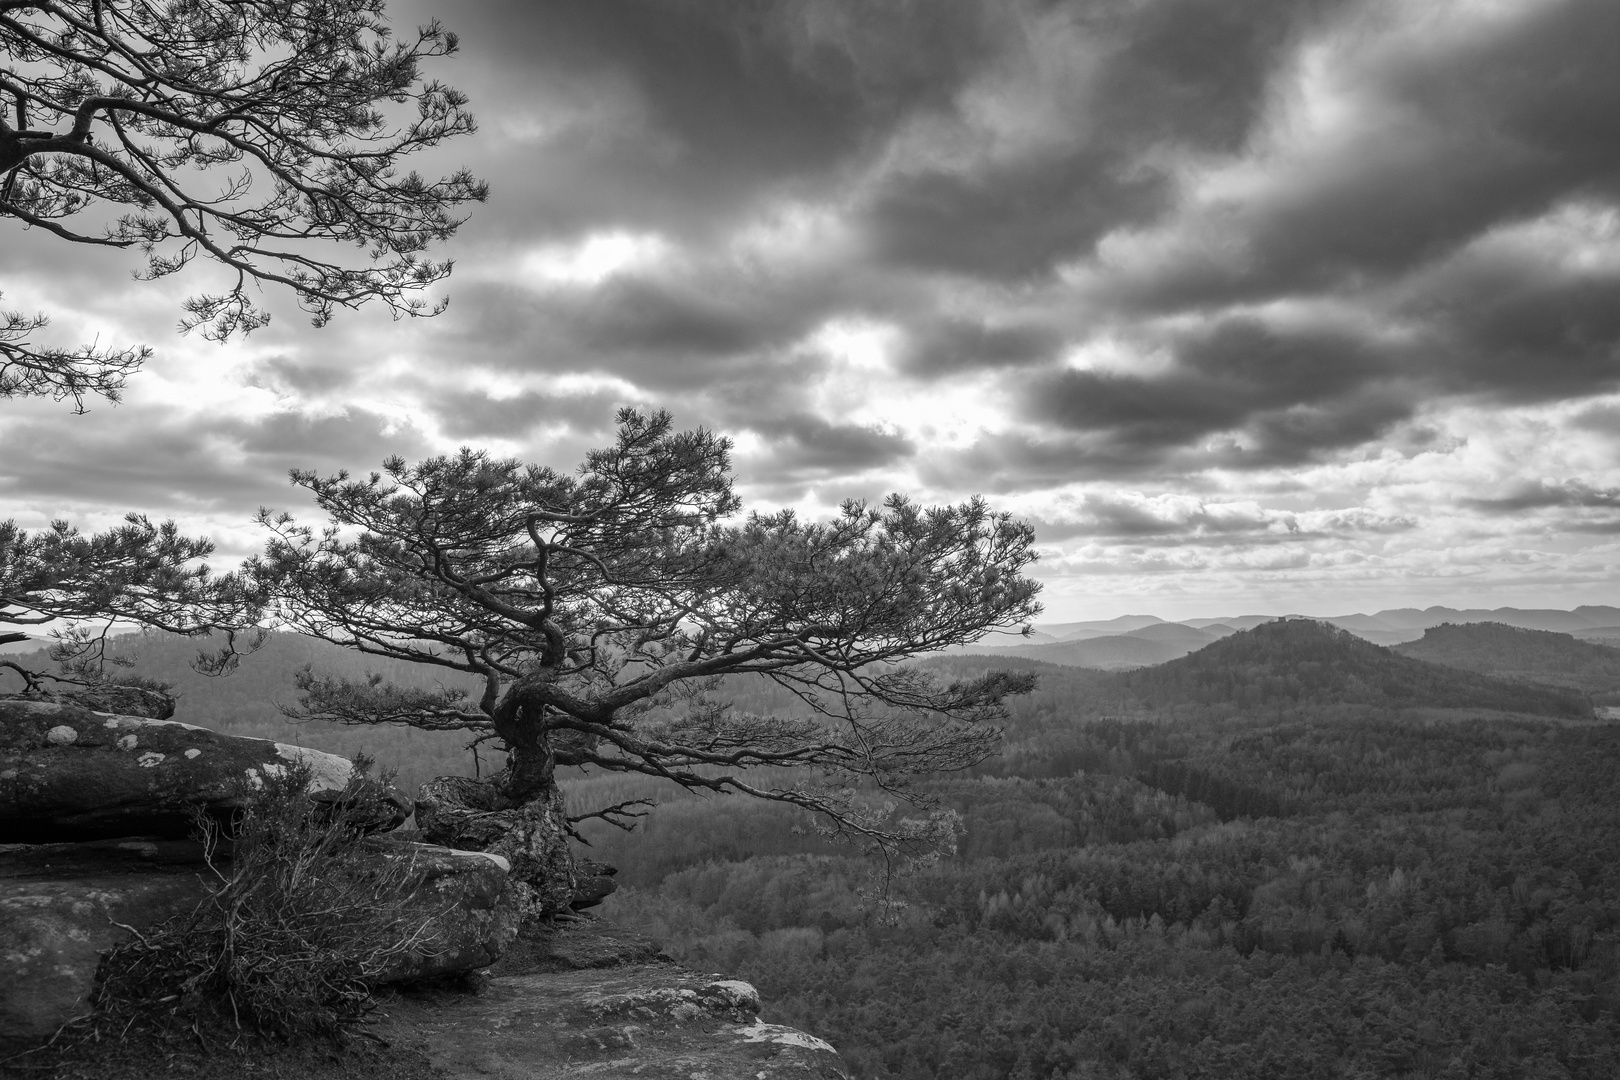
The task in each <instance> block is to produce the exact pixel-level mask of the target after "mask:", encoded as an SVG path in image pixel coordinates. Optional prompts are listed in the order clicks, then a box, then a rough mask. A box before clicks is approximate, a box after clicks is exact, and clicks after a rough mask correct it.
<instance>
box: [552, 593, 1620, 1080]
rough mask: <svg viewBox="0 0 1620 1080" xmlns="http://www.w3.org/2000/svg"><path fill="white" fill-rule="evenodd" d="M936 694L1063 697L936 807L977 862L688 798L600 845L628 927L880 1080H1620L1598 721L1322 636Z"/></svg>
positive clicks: (1618, 848)
mask: <svg viewBox="0 0 1620 1080" xmlns="http://www.w3.org/2000/svg"><path fill="white" fill-rule="evenodd" d="M1222 646H1226V647H1227V651H1226V652H1225V653H1221V652H1217V651H1216V650H1219V649H1221V647H1222ZM1211 654H1213V656H1212V655H1211ZM934 663H935V664H936V665H940V666H943V667H946V668H947V669H949V670H951V671H955V672H960V673H963V674H966V673H968V672H969V671H971V670H972V669H973V668H974V667H975V665H977V666H979V667H982V666H983V665H987V664H994V665H998V666H999V665H1003V664H1005V665H1009V666H1012V665H1020V666H1028V665H1033V666H1034V668H1035V669H1036V670H1038V671H1039V672H1040V674H1041V679H1042V684H1041V686H1040V688H1039V689H1037V690H1036V691H1035V692H1034V693H1033V694H1030V695H1028V696H1027V697H1024V698H1022V699H1020V700H1019V701H1018V702H1017V703H1016V704H1015V706H1014V710H1013V715H1012V717H1011V718H1010V720H1009V722H1008V725H1007V727H1008V741H1007V747H1006V750H1005V752H1004V753H1003V754H1002V755H1001V756H1000V757H999V758H997V759H993V760H992V761H990V762H987V763H986V764H985V765H984V766H981V767H980V769H979V770H977V771H976V773H975V774H974V775H970V776H962V777H957V778H954V779H949V780H940V781H937V782H935V783H934V784H932V785H931V790H930V794H931V795H932V796H934V797H935V798H936V799H938V800H939V801H940V802H941V803H943V804H944V805H946V806H949V807H950V808H952V809H954V810H956V811H957V812H958V813H960V814H961V815H962V823H963V830H962V835H961V838H960V840H959V843H958V847H957V850H956V851H955V852H954V853H951V854H947V855H943V856H942V857H940V858H938V859H937V860H935V861H933V862H931V863H927V864H923V865H913V866H906V867H884V866H883V865H882V864H881V863H877V864H874V863H873V862H871V861H870V860H867V859H863V858H861V857H859V856H858V855H857V854H854V853H851V852H848V851H842V852H841V851H838V850H837V849H836V848H833V847H830V846H829V843H828V841H827V840H826V838H824V837H822V836H820V835H818V834H817V833H816V831H815V830H814V828H813V827H811V824H810V823H808V822H804V821H799V820H796V819H795V818H794V817H793V816H792V815H791V814H789V813H788V812H786V811H784V810H782V809H780V808H775V807H758V806H748V805H745V804H741V803H739V802H738V801H737V800H735V799H716V800H709V801H703V800H697V799H692V798H689V797H681V798H677V799H676V800H674V801H673V802H672V803H671V804H670V805H666V806H664V807H662V808H660V810H659V811H658V814H657V815H655V816H654V817H653V818H652V819H650V820H649V822H648V823H647V824H646V825H645V826H644V827H643V829H642V830H639V831H638V832H637V833H633V834H628V835H626V834H623V833H617V832H613V831H611V830H606V829H603V830H597V831H596V832H594V833H593V834H592V839H593V841H594V843H595V846H596V849H597V853H598V856H599V857H605V858H607V860H608V861H610V862H617V863H618V864H619V865H620V866H621V867H623V868H624V871H623V877H624V880H625V887H624V888H623V889H622V890H621V891H620V893H619V894H617V895H615V896H614V897H611V898H610V899H609V900H608V902H607V904H606V905H605V907H604V911H605V913H606V916H607V917H609V918H613V919H616V920H618V921H620V922H624V923H627V924H630V925H634V926H637V927H639V928H641V929H643V930H645V931H647V932H649V933H651V934H653V935H654V936H656V937H659V938H660V939H662V940H663V941H665V942H666V943H667V944H668V947H669V948H670V949H671V950H672V951H673V952H674V953H675V954H676V955H678V956H680V957H681V958H682V959H683V960H685V961H686V962H687V963H689V964H693V965H697V966H699V967H706V968H711V969H714V970H718V971H728V972H732V973H734V974H736V975H738V976H739V977H742V978H746V979H750V980H752V981H753V982H755V983H756V984H757V985H758V986H759V987H760V990H761V992H762V993H763V994H764V995H765V997H766V999H767V1002H768V1004H769V1008H768V1015H769V1016H770V1017H771V1018H772V1019H773V1020H776V1021H779V1022H784V1023H792V1024H796V1025H798V1026H801V1027H804V1028H806V1029H808V1030H811V1031H815V1032H817V1033H818V1034H821V1035H822V1036H824V1037H826V1038H828V1039H830V1040H831V1041H832V1042H833V1043H834V1044H836V1045H837V1046H838V1047H839V1049H840V1050H841V1051H842V1052H843V1053H844V1055H845V1056H846V1058H848V1060H849V1061H850V1062H851V1063H852V1065H853V1066H854V1067H855V1069H856V1071H857V1072H858V1073H859V1075H862V1076H867V1077H905V1078H914V1077H953V1078H955V1077H965V1078H977V1077H985V1078H990V1077H996V1078H1000V1077H1018V1078H1023V1077H1088V1078H1089V1077H1121V1078H1123V1077H1133V1078H1135V1077H1141V1078H1148V1077H1253V1078H1255V1080H1262V1078H1265V1080H1270V1078H1276V1077H1375V1076H1387V1077H1447V1078H1450V1077H1457V1078H1464V1077H1469V1078H1478V1077H1500V1078H1503V1080H1506V1078H1510V1077H1511V1078H1519V1077H1581V1078H1592V1080H1596V1078H1599V1077H1605V1078H1606V1077H1612V1076H1615V1075H1620V1015H1617V1010H1620V817H1617V815H1616V814H1615V813H1614V810H1613V807H1614V806H1615V805H1616V804H1617V800H1620V770H1617V769H1616V765H1617V764H1620V728H1616V727H1615V726H1612V725H1610V724H1608V723H1604V722H1599V721H1596V720H1594V719H1593V718H1592V713H1591V708H1590V705H1587V704H1584V703H1583V701H1582V698H1581V695H1580V694H1578V693H1575V694H1572V693H1571V692H1570V691H1569V689H1568V688H1560V687H1556V686H1551V687H1537V686H1533V685H1528V684H1524V683H1513V682H1502V681H1498V680H1492V679H1485V678H1479V677H1468V678H1459V677H1458V673H1457V672H1456V671H1455V670H1454V669H1445V668H1438V667H1435V666H1433V665H1428V664H1423V663H1421V662H1419V661H1416V660H1409V659H1407V658H1404V657H1400V656H1396V655H1394V654H1393V653H1390V652H1388V651H1387V650H1384V649H1380V648H1377V647H1376V646H1371V645H1369V644H1368V643H1366V642H1364V641H1360V640H1358V639H1354V638H1351V637H1350V636H1349V635H1343V634H1341V633H1339V632H1337V631H1333V630H1331V629H1330V628H1326V627H1323V626H1321V625H1320V624H1313V623H1308V622H1303V621H1291V622H1288V623H1272V624H1266V625H1265V626H1262V627H1257V628H1256V629H1255V630H1254V631H1249V632H1247V633H1244V634H1239V635H1234V636H1233V637H1229V638H1227V639H1226V640H1225V641H1223V642H1219V643H1217V644H1216V645H1212V646H1209V647H1207V648H1206V649H1204V650H1202V651H1201V652H1199V653H1195V654H1193V655H1192V656H1190V657H1187V658H1185V659H1184V660H1182V661H1175V662H1172V663H1170V664H1165V665H1162V666H1160V667H1158V668H1150V669H1144V670H1141V671H1137V672H1131V673H1118V674H1110V673H1102V672H1089V671H1081V670H1077V669H1073V668H1060V667H1056V666H1054V665H1046V664H1038V663H1036V662H1033V661H1028V660H1018V659H1014V658H1001V657H953V658H950V659H949V660H943V661H934ZM1178 665H1179V666H1178ZM741 696H743V697H744V698H745V699H746V698H748V697H749V696H750V695H748V694H743V695H741ZM752 697H753V698H755V699H756V701H755V703H756V704H761V703H763V699H765V698H767V697H768V694H766V693H764V692H760V691H755V692H754V693H753V694H752ZM639 785H640V782H639V781H633V780H626V779H623V778H612V777H599V778H593V779H591V780H588V781H586V782H584V783H583V784H582V785H580V786H579V787H578V788H577V789H576V793H577V794H578V795H579V796H580V797H581V799H583V798H584V797H586V796H587V795H590V796H593V797H600V796H602V795H606V794H609V793H612V794H614V795H616V796H618V797H625V796H629V795H631V794H633V793H646V794H651V793H652V790H653V789H652V788H651V787H650V786H646V787H645V788H642V787H640V786H639ZM593 789H596V790H593Z"/></svg>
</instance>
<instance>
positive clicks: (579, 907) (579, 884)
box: [568, 857, 619, 911]
mask: <svg viewBox="0 0 1620 1080" xmlns="http://www.w3.org/2000/svg"><path fill="white" fill-rule="evenodd" d="M618 872H619V870H618V867H615V866H609V865H608V864H607V863H604V862H597V861H596V860H595V859H582V858H577V857H576V858H575V859H574V895H573V897H572V898H571V899H570V900H569V901H568V906H569V907H571V908H573V909H574V910H575V911H584V910H585V909H586V908H593V907H595V906H596V905H597V904H600V903H601V902H602V901H603V900H606V899H607V898H608V896H609V895H611V894H612V893H613V891H614V890H615V889H617V888H618V887H619V883H618V882H616V881H614V880H613V877H614V875H615V874H617V873H618Z"/></svg>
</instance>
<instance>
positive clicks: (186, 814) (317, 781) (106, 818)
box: [0, 698, 410, 843]
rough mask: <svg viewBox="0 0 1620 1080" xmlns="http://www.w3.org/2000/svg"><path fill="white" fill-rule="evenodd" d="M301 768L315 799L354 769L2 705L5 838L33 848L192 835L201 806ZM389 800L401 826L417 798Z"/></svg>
mask: <svg viewBox="0 0 1620 1080" xmlns="http://www.w3.org/2000/svg"><path fill="white" fill-rule="evenodd" d="M294 763H301V764H305V765H308V766H309V767H310V769H311V772H312V778H311V781H310V789H311V792H312V793H314V794H318V793H320V792H324V791H333V790H341V789H342V788H343V787H344V785H345V784H346V783H347V782H348V780H349V776H350V773H351V771H352V769H353V765H352V763H351V762H350V761H349V760H348V759H347V758H342V757H338V756H337V755H335V754H327V753H322V752H321V751H319V750H310V749H308V748H306V747H302V746H290V745H288V744H286V743H277V742H271V741H270V740H268V739H249V738H244V737H242V736H238V735H224V734H221V733H219V732H216V731H209V730H208V729H207V728H200V727H195V726H193V725H191V724H182V723H179V722H177V721H174V720H153V719H150V718H148V717H137V716H121V715H116V714H112V713H101V712H92V711H91V710H89V709H86V708H83V707H81V706H78V705H72V704H65V703H61V702H47V701H31V700H23V699H18V698H10V699H0V836H3V837H4V838H5V839H6V840H7V841H11V842H23V843H55V842H60V841H71V840H94V839H102V838H107V837H115V836H171V837H184V836H186V835H188V834H189V833H190V832H191V830H192V829H193V827H194V825H195V822H194V815H195V813H196V810H197V808H198V807H206V808H208V809H210V810H211V811H214V812H216V813H225V812H229V811H230V810H232V809H235V808H238V807H240V806H241V805H242V793H243V786H244V784H246V785H249V786H251V785H252V784H254V783H255V781H257V782H259V783H262V782H263V777H264V776H265V775H266V773H269V774H272V775H279V773H280V771H281V770H285V769H286V768H287V767H288V766H289V765H292V764H294ZM388 797H389V798H390V799H396V800H397V801H399V802H400V804H401V805H400V806H399V807H398V808H396V811H395V812H393V816H394V818H395V820H394V821H393V824H396V825H397V824H398V823H399V821H402V820H404V816H405V815H406V814H409V813H410V809H409V806H410V800H409V799H408V798H406V797H405V796H403V795H399V794H398V793H397V792H391V793H389V796H388Z"/></svg>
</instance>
